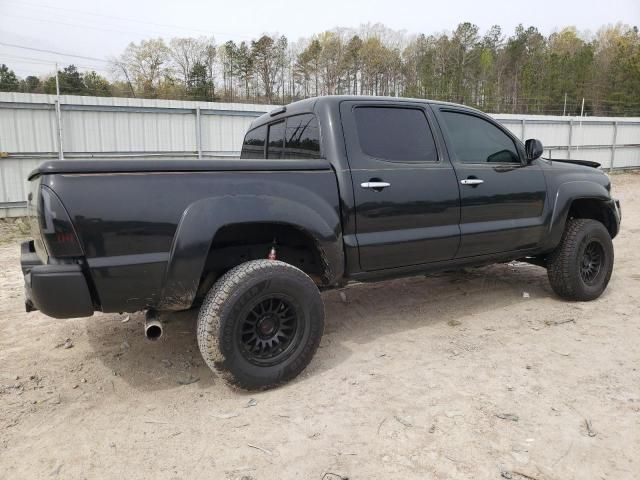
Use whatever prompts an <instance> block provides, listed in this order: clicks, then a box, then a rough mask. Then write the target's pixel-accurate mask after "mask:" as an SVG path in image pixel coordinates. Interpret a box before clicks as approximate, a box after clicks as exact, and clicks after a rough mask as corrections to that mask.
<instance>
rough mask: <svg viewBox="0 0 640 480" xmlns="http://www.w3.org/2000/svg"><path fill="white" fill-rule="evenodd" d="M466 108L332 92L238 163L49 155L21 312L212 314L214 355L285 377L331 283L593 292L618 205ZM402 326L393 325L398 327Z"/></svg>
mask: <svg viewBox="0 0 640 480" xmlns="http://www.w3.org/2000/svg"><path fill="white" fill-rule="evenodd" d="M542 153H543V147H542V144H541V143H540V141H538V140H535V139H531V140H527V141H526V142H525V143H524V144H523V143H521V142H520V141H519V140H518V139H517V138H516V137H515V136H514V135H513V134H512V133H511V132H509V130H507V129H505V128H504V127H503V126H501V125H500V124H498V123H496V122H495V121H494V120H493V119H492V118H490V117H489V116H487V115H485V114H483V113H481V112H479V111H477V110H474V109H471V108H468V107H464V106H461V105H454V104H449V103H441V102H435V101H422V100H412V99H397V98H380V97H341V96H334V97H321V98H312V99H308V100H304V101H300V102H296V103H293V104H291V105H288V106H286V107H283V108H280V109H277V110H274V111H272V112H270V113H268V114H265V115H263V116H261V117H260V118H258V119H256V120H255V121H254V122H253V123H252V125H251V127H250V130H249V131H248V133H247V134H246V137H245V140H244V143H243V146H242V155H241V158H240V159H239V160H197V161H196V160H194V161H185V160H163V161H53V162H47V163H44V164H43V165H42V166H40V168H38V169H37V170H35V171H34V172H32V173H31V175H30V177H29V179H30V180H31V186H32V188H31V193H30V195H29V209H30V216H31V219H32V220H31V221H32V225H33V237H34V240H33V241H29V242H25V243H23V244H22V258H21V260H22V270H23V273H24V278H25V284H26V286H25V291H26V308H27V310H28V311H30V310H36V309H37V310H40V311H42V312H43V313H45V314H47V315H49V316H52V317H56V318H68V317H82V316H88V315H91V314H93V312H94V311H102V312H133V311H141V310H145V311H147V324H146V331H147V336H148V337H150V338H157V337H158V336H159V335H161V333H162V324H161V323H160V322H159V320H158V318H159V317H158V313H159V312H166V311H176V310H185V309H191V308H195V307H199V308H200V312H199V316H198V326H197V335H198V344H199V346H200V350H201V352H202V355H203V357H204V359H205V361H206V363H207V364H208V365H209V366H210V367H211V368H213V369H214V370H215V371H217V372H219V373H220V374H221V375H222V376H223V377H224V378H225V379H226V380H227V381H229V382H230V383H232V384H235V385H238V386H241V387H245V388H263V387H269V386H273V385H277V384H279V383H282V382H285V381H287V380H289V379H291V378H293V377H295V376H296V375H297V374H298V373H300V372H301V371H302V370H303V369H304V368H305V366H306V365H307V364H308V363H309V361H310V360H311V358H312V356H313V355H314V353H315V351H316V349H317V347H318V344H319V343H320V337H321V335H322V332H323V325H324V310H323V303H322V299H321V296H320V292H319V291H320V290H321V289H328V288H336V287H341V286H344V285H345V284H347V283H348V282H350V281H369V280H380V279H384V278H390V277H398V276H402V275H412V274H417V273H428V272H435V271H442V270H450V269H455V268H458V267H463V266H475V265H483V264H489V263H494V262H505V261H510V260H514V259H521V260H525V261H529V262H532V263H536V264H538V265H542V266H544V267H546V268H547V271H548V277H549V281H550V283H551V286H552V288H553V290H554V291H555V292H556V293H557V294H558V295H559V296H560V297H563V298H565V299H568V300H579V301H584V300H592V299H595V298H597V297H598V296H599V295H600V294H601V293H602V292H603V291H604V289H605V288H606V286H607V283H608V282H609V278H610V277H611V272H612V268H613V245H612V241H611V240H612V238H614V237H615V236H616V234H617V233H618V230H619V228H620V207H619V204H618V202H617V201H616V200H614V199H613V198H612V196H611V191H610V188H611V185H610V181H609V178H608V176H607V175H606V174H605V173H603V172H602V171H601V170H599V169H598V168H597V167H599V165H598V164H597V163H593V162H580V161H560V160H553V161H551V160H546V159H544V158H542V157H541V155H542ZM391 320H392V319H391Z"/></svg>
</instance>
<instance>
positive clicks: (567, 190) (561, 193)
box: [546, 180, 612, 249]
mask: <svg viewBox="0 0 640 480" xmlns="http://www.w3.org/2000/svg"><path fill="white" fill-rule="evenodd" d="M586 199H589V200H597V201H601V202H603V203H609V202H611V201H612V200H611V195H610V194H609V192H608V191H607V189H606V188H605V187H604V186H603V185H600V184H599V183H595V182H589V181H585V180H577V181H572V182H566V183H563V184H561V185H560V186H559V187H558V190H557V191H556V196H555V199H554V203H553V210H552V212H551V221H550V222H549V231H548V232H547V233H548V235H547V238H548V240H547V245H546V247H548V248H550V249H553V248H555V247H556V246H557V245H558V244H559V243H560V240H561V238H562V232H564V227H565V224H566V222H567V217H568V215H569V209H570V208H571V204H572V203H573V202H574V201H575V200H586Z"/></svg>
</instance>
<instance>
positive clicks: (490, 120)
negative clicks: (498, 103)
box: [437, 107, 526, 168]
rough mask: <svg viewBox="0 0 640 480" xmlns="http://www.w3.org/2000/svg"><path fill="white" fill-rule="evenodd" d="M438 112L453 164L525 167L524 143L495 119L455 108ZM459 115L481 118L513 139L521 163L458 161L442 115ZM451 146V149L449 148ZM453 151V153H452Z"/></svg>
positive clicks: (444, 108)
mask: <svg viewBox="0 0 640 480" xmlns="http://www.w3.org/2000/svg"><path fill="white" fill-rule="evenodd" d="M437 111H438V117H439V118H438V123H441V124H442V125H441V128H440V131H441V132H442V136H443V137H444V139H445V144H446V148H447V152H448V153H449V159H450V160H451V161H453V162H456V163H457V164H459V165H474V166H480V165H484V166H488V167H491V168H496V167H499V166H501V165H504V166H507V167H512V166H514V165H517V166H525V165H526V161H525V157H524V156H523V147H522V142H520V139H519V138H517V137H516V136H515V135H514V134H513V133H512V132H511V131H510V130H509V129H507V128H506V127H504V126H503V125H501V124H499V123H498V122H496V121H495V120H494V119H493V118H491V117H489V116H486V115H484V114H481V113H479V112H474V111H471V110H466V109H462V108H455V107H440V108H438V109H437ZM447 112H449V113H458V114H460V115H468V116H470V117H475V118H479V119H480V120H484V121H485V122H487V123H489V124H491V125H493V126H494V127H496V128H497V129H498V130H500V131H501V132H503V133H504V134H505V135H506V136H507V137H509V139H511V141H512V142H513V146H514V147H515V149H516V152H517V154H518V158H519V159H520V161H519V162H463V161H461V160H459V159H458V155H457V154H456V152H455V149H453V141H452V140H451V137H450V135H449V128H448V127H447V123H446V121H445V120H444V117H442V115H441V114H442V113H447ZM450 146H451V148H449V147H450ZM450 150H453V151H450Z"/></svg>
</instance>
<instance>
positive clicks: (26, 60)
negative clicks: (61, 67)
mask: <svg viewBox="0 0 640 480" xmlns="http://www.w3.org/2000/svg"><path fill="white" fill-rule="evenodd" d="M2 57H3V58H9V59H11V60H14V61H13V62H11V63H23V64H24V63H26V64H34V65H37V64H41V65H50V66H54V65H55V64H56V63H58V64H59V63H60V62H59V61H57V60H48V59H43V58H33V57H23V56H21V55H11V54H9V55H7V54H3V55H2ZM72 65H73V66H75V67H78V68H83V69H86V70H95V71H99V72H105V73H111V70H109V69H106V68H102V67H97V66H94V65H81V64H78V63H75V62H74V63H73V64H72Z"/></svg>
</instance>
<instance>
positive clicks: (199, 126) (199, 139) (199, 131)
mask: <svg viewBox="0 0 640 480" xmlns="http://www.w3.org/2000/svg"><path fill="white" fill-rule="evenodd" d="M196 148H197V149H198V159H201V158H202V122H201V117H200V107H196Z"/></svg>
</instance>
